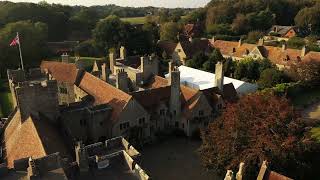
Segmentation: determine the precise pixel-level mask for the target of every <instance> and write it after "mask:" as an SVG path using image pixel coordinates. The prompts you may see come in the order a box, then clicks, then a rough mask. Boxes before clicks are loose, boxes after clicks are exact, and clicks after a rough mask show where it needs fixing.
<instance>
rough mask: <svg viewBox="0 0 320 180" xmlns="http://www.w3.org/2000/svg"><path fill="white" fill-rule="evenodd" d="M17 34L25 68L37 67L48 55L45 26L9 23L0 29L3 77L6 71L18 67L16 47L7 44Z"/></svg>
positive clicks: (23, 22) (0, 68)
mask: <svg viewBox="0 0 320 180" xmlns="http://www.w3.org/2000/svg"><path fill="white" fill-rule="evenodd" d="M17 32H19V35H20V43H21V49H22V55H23V60H24V66H25V67H26V68H28V67H33V66H38V65H39V64H40V61H41V60H42V58H44V57H46V56H47V55H48V49H47V48H46V40H47V35H48V27H47V25H46V24H44V23H41V22H37V23H32V22H31V21H18V22H15V23H9V24H7V25H6V26H5V27H4V28H2V29H0V54H1V56H0V71H1V74H2V75H4V74H5V72H6V69H10V68H12V69H15V68H18V67H19V66H20V57H19V50H18V47H16V46H12V47H10V46H9V44H10V42H11V41H12V39H13V38H14V37H15V36H16V33H17Z"/></svg>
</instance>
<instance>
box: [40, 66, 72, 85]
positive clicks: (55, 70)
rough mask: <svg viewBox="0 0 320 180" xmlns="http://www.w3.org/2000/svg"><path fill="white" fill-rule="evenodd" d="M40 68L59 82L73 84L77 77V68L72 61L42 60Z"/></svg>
mask: <svg viewBox="0 0 320 180" xmlns="http://www.w3.org/2000/svg"><path fill="white" fill-rule="evenodd" d="M40 68H41V70H42V71H47V70H48V72H49V73H50V74H51V75H52V76H53V77H54V78H55V79H56V80H57V81H60V82H67V83H70V84H74V83H75V82H76V79H77V75H78V69H77V67H76V65H75V64H73V63H64V62H56V61H42V62H41V65H40Z"/></svg>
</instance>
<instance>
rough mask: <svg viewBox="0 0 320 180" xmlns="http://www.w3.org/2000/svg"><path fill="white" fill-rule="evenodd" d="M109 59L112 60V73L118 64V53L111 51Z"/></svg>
mask: <svg viewBox="0 0 320 180" xmlns="http://www.w3.org/2000/svg"><path fill="white" fill-rule="evenodd" d="M109 61H110V70H111V72H112V74H115V72H114V66H115V65H116V54H115V53H113V52H110V53H109Z"/></svg>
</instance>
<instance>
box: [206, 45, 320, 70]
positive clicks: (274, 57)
mask: <svg viewBox="0 0 320 180" xmlns="http://www.w3.org/2000/svg"><path fill="white" fill-rule="evenodd" d="M211 43H212V45H213V46H214V47H215V48H219V49H220V51H221V53H222V54H223V55H226V56H232V57H237V58H243V57H244V56H246V55H247V54H248V52H251V51H252V50H254V49H255V48H258V50H259V51H260V53H261V54H262V56H263V57H265V58H267V59H269V60H270V61H271V62H273V63H275V64H281V65H290V64H292V63H297V62H299V61H300V60H301V61H311V60H315V61H320V52H314V51H309V52H307V53H306V55H305V56H304V57H301V52H302V51H301V50H300V49H290V48H287V49H285V50H283V49H282V47H274V46H258V45H256V44H247V43H243V44H242V45H241V46H240V47H238V44H239V43H238V42H233V41H223V40H216V41H214V42H212V41H211ZM234 50H235V52H234Z"/></svg>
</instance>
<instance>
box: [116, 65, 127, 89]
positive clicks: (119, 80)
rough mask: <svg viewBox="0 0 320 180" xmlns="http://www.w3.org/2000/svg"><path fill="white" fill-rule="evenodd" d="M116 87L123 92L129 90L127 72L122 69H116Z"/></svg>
mask: <svg viewBox="0 0 320 180" xmlns="http://www.w3.org/2000/svg"><path fill="white" fill-rule="evenodd" d="M116 87H117V88H118V89H120V90H122V91H124V92H129V88H128V74H127V72H125V71H124V69H118V70H117V75H116Z"/></svg>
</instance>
